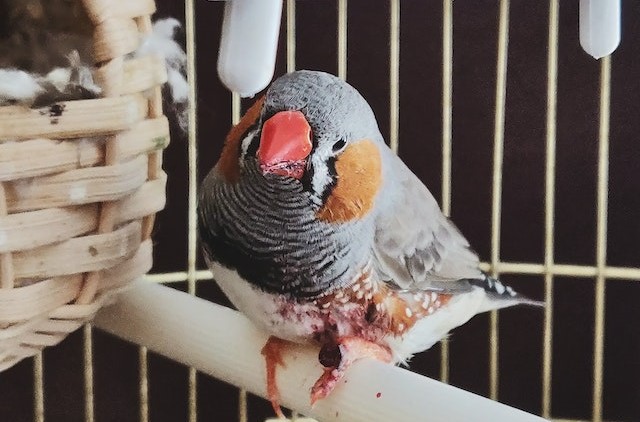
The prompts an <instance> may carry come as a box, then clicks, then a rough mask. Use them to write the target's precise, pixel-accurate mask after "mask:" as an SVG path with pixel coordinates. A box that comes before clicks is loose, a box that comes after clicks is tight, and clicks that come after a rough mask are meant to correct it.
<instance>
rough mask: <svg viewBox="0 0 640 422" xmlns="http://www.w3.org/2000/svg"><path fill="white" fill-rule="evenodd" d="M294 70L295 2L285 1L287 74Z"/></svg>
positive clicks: (293, 0) (291, 0) (292, 0)
mask: <svg viewBox="0 0 640 422" xmlns="http://www.w3.org/2000/svg"><path fill="white" fill-rule="evenodd" d="M294 70H296V0H287V72H293V71H294Z"/></svg>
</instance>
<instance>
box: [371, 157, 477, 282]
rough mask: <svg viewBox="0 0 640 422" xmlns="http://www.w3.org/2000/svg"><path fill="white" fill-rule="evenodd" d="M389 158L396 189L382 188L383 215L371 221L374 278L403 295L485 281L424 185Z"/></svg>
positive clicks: (464, 243)
mask: <svg viewBox="0 0 640 422" xmlns="http://www.w3.org/2000/svg"><path fill="white" fill-rule="evenodd" d="M388 158H389V159H388V164H389V165H390V167H391V171H390V174H389V177H393V178H394V179H395V180H394V182H395V183H390V184H388V185H387V186H388V189H387V190H388V192H386V193H387V195H386V196H385V198H383V199H382V200H383V201H386V204H383V206H382V208H383V210H384V211H383V212H381V213H380V214H379V215H378V216H377V218H376V229H375V240H374V247H373V256H374V264H375V268H376V270H377V272H378V274H379V276H380V277H381V279H382V280H384V281H385V282H387V283H389V284H390V285H392V286H393V287H395V288H399V289H406V290H441V291H446V292H460V291H467V290H469V289H471V284H470V283H469V282H468V280H469V279H483V278H484V274H483V273H482V271H480V269H479V268H478V263H479V261H478V256H477V255H476V253H475V252H474V251H472V250H471V249H470V247H469V242H467V240H466V239H465V238H464V236H463V235H462V234H461V233H460V231H459V230H458V229H457V228H456V226H455V225H454V224H453V223H452V222H451V221H450V220H449V219H448V218H447V217H445V216H444V215H443V214H442V212H441V211H440V207H439V206H438V203H437V202H436V200H435V199H434V198H433V195H431V192H429V190H428V189H427V188H426V187H425V186H424V184H423V183H422V182H421V181H420V180H419V179H418V178H417V177H416V176H415V175H414V174H413V173H412V172H411V171H410V170H409V169H408V168H407V167H406V166H405V164H404V163H403V162H402V161H401V160H400V159H399V158H397V157H396V156H395V155H393V156H392V157H388ZM384 193H385V192H383V194H384Z"/></svg>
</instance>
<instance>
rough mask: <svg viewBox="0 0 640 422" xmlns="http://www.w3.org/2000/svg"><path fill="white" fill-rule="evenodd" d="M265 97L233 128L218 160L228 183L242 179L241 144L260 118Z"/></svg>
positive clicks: (221, 172)
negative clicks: (239, 159)
mask: <svg viewBox="0 0 640 422" xmlns="http://www.w3.org/2000/svg"><path fill="white" fill-rule="evenodd" d="M263 103H264V96H263V97H261V98H260V99H258V100H257V101H256V102H255V103H253V105H252V106H251V108H249V110H247V112H246V113H245V114H244V116H242V119H240V121H239V122H238V124H237V125H235V126H234V127H232V128H231V130H230V131H229V134H228V135H227V138H226V139H225V141H224V147H223V148H222V153H221V154H220V159H219V160H218V168H219V169H220V174H222V175H223V176H224V177H225V178H226V179H227V181H228V182H232V183H235V182H237V181H238V178H239V177H240V166H239V163H238V158H239V157H240V142H241V141H242V138H244V136H245V135H246V133H247V131H248V130H249V128H250V127H251V126H253V125H254V124H255V122H256V121H257V120H258V117H260V111H261V110H262V104H263Z"/></svg>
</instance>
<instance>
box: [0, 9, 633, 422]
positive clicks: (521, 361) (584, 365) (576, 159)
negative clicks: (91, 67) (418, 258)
mask: <svg viewBox="0 0 640 422" xmlns="http://www.w3.org/2000/svg"><path fill="white" fill-rule="evenodd" d="M223 3H224V2H214V1H212V2H209V1H194V0H187V1H186V2H185V7H184V9H183V5H182V3H181V2H170V1H168V0H159V1H158V7H159V11H160V13H162V14H168V15H172V16H176V17H178V18H180V17H181V15H182V13H184V14H185V23H186V26H185V28H186V44H187V47H188V49H189V50H190V53H191V55H190V61H189V69H190V72H191V74H190V76H191V79H190V82H191V89H192V103H191V105H192V108H191V109H190V112H191V116H190V117H191V123H192V125H191V126H190V128H189V130H190V133H189V141H188V143H177V142H174V143H172V145H171V146H170V148H173V150H172V154H167V157H166V159H165V168H167V169H169V172H170V173H171V172H172V173H173V176H174V177H172V178H171V183H170V185H169V189H168V196H169V199H170V201H169V206H168V207H167V209H166V210H165V211H163V213H161V214H160V215H159V226H160V228H159V229H158V230H157V233H156V234H155V235H154V239H155V241H156V242H157V247H156V251H155V253H156V260H155V268H154V273H153V274H151V275H148V276H147V277H146V279H147V280H148V281H150V282H157V283H165V284H168V285H169V286H171V287H175V288H176V289H178V290H185V291H188V292H189V293H191V294H197V296H199V297H201V298H205V299H208V300H211V301H215V302H218V303H223V304H227V305H228V302H227V301H226V300H225V298H224V297H223V295H222V294H221V292H220V291H219V289H217V287H216V286H215V284H214V283H213V282H212V281H211V280H210V278H211V275H210V273H209V272H208V271H207V270H206V266H205V265H204V262H202V261H201V260H200V259H199V257H198V253H197V244H196V239H197V236H196V226H195V224H194V222H195V215H196V214H195V193H196V186H197V183H198V180H199V179H200V177H201V176H202V175H204V174H206V172H207V171H208V169H209V168H210V167H211V166H212V165H213V164H214V163H215V160H216V159H217V157H218V155H219V152H220V149H221V147H222V140H223V139H224V136H225V134H226V132H227V131H228V129H229V127H230V126H231V124H232V123H235V122H237V121H238V120H239V118H240V116H241V114H242V111H243V110H246V109H247V108H248V107H249V106H250V105H251V102H252V100H250V99H241V98H240V97H239V96H237V95H234V94H231V93H229V92H228V91H227V90H226V89H225V88H224V87H223V86H222V85H221V84H220V82H219V81H218V80H217V78H215V77H214V76H213V75H214V73H215V68H216V54H215V51H216V49H217V46H218V35H219V25H220V24H221V23H222V20H223V8H224V4H223ZM284 5H285V8H284V14H283V23H282V28H281V32H280V41H279V49H278V59H277V62H276V76H278V75H281V74H283V73H285V72H287V71H291V70H294V69H315V70H324V71H328V72H330V73H333V74H337V75H339V76H340V77H343V78H346V80H347V81H348V82H350V83H351V84H352V85H354V86H355V87H356V88H358V90H359V91H360V92H361V93H362V94H363V96H364V97H365V98H366V99H367V100H368V101H369V103H370V104H371V105H372V108H373V109H374V112H375V113H376V116H377V119H378V122H379V124H380V129H381V132H382V134H383V135H384V137H385V139H386V140H387V141H388V142H389V143H390V144H391V146H393V148H394V149H396V151H397V152H398V154H399V155H400V157H401V158H402V159H403V160H404V161H405V162H406V163H407V164H408V166H409V167H410V168H411V169H412V170H413V171H414V172H415V173H416V174H417V175H418V176H419V177H420V178H421V179H422V180H423V181H424V182H425V184H426V185H427V186H428V187H429V189H430V190H431V191H432V192H433V193H434V196H435V197H436V198H438V200H439V202H440V204H441V206H442V207H443V210H444V211H445V213H447V214H450V215H451V217H452V218H453V220H454V221H455V222H456V224H457V225H458V226H460V228H461V230H462V231H463V232H464V233H465V235H466V236H467V237H468V238H469V240H470V242H471V243H472V244H473V245H474V247H475V248H476V249H477V251H478V253H479V255H480V256H481V258H482V259H483V262H482V268H483V269H484V270H486V271H488V272H490V273H491V274H493V275H496V276H499V277H500V278H501V279H502V280H504V281H506V282H507V283H508V284H510V285H512V286H514V288H515V289H516V290H518V291H521V292H523V293H525V294H527V295H528V296H530V297H533V298H536V299H541V300H544V301H545V302H546V305H547V306H546V307H545V309H544V310H535V309H534V310H532V309H522V308H520V309H509V310H506V311H500V312H499V313H493V314H490V315H479V316H476V317H475V318H474V319H472V320H471V321H470V322H469V323H468V324H466V325H465V326H462V327H460V328H458V329H456V330H455V331H454V332H453V333H452V336H451V338H450V340H449V341H444V342H442V343H441V344H439V345H437V346H435V347H434V348H432V349H431V350H429V351H427V352H424V353H421V354H419V355H417V356H416V357H415V358H414V359H413V361H412V362H411V363H410V368H411V369H412V370H413V371H415V372H418V373H420V374H422V375H426V376H429V377H431V378H436V379H440V380H442V381H444V382H446V383H450V384H452V385H455V386H459V387H461V388H463V389H465V390H469V391H473V392H475V393H477V394H480V395H483V396H486V397H490V398H493V399H496V400H499V401H501V402H504V403H506V404H509V405H511V406H514V407H518V408H521V409H524V410H526V411H528V412H531V413H534V414H538V415H541V416H543V417H544V418H546V419H549V420H553V421H556V422H560V421H562V422H588V421H593V422H601V421H629V422H630V421H635V420H639V419H640V405H639V404H638V401H637V397H638V392H639V391H640V384H639V383H638V379H637V373H638V371H637V369H638V362H639V360H638V356H639V351H640V331H639V330H638V329H637V324H635V323H634V321H635V320H637V318H638V317H639V316H640V311H639V310H638V307H637V306H636V303H637V302H638V300H640V285H639V284H638V282H637V281H638V279H640V262H639V260H638V250H637V247H636V246H635V245H634V242H633V239H634V238H635V237H636V236H637V235H640V231H639V230H640V226H638V224H637V222H636V220H637V218H636V216H637V215H638V213H639V212H640V203H639V202H638V198H639V197H640V196H639V195H638V191H639V189H640V185H639V184H638V178H637V176H636V173H637V170H636V169H635V157H636V156H638V154H639V153H640V149H639V145H640V144H639V143H638V142H636V141H635V137H636V133H637V132H638V130H640V127H638V125H639V124H640V119H638V118H637V117H638V116H637V114H638V109H637V105H636V102H637V100H636V99H637V97H638V95H640V80H638V78H637V77H636V75H638V74H640V73H639V72H640V69H638V66H639V65H640V63H639V62H638V61H637V60H636V58H637V57H638V56H639V55H640V47H639V46H638V44H637V43H633V42H630V41H632V40H634V39H636V38H637V35H640V25H639V22H640V19H638V18H639V15H638V8H637V7H635V5H633V4H632V3H631V2H623V11H624V13H623V15H622V16H623V20H622V31H623V43H622V45H621V46H620V48H619V49H618V50H617V51H616V53H615V54H613V55H612V56H611V57H606V58H604V59H601V60H600V61H596V60H594V59H593V58H592V57H590V56H589V55H587V54H586V53H585V52H584V51H582V50H581V48H580V42H579V36H578V23H579V10H578V2H560V1H559V0H549V1H547V2H522V1H521V2H516V1H509V0H500V1H497V2H453V1H451V0H444V1H415V2H411V1H400V0H389V1H386V2H371V1H365V0H333V1H310V0H309V1H296V0H285V2H284ZM196 35H197V37H196ZM196 39H197V41H198V42H197V51H198V56H197V61H196V56H195V55H194V49H195V47H196ZM196 65H197V66H196ZM196 70H198V73H197V75H198V79H197V84H196V79H195V76H196ZM196 86H197V90H196ZM196 94H197V101H196V98H195V95H196ZM196 106H197V109H196ZM196 117H198V119H197V125H195V124H194V123H195V122H196ZM196 129H197V132H198V140H196ZM1 160H2V156H1V155H0V163H1V162H2V161H1ZM185 192H187V193H188V198H186V197H187V195H186V194H185ZM172 199H173V200H172ZM170 307H171V306H167V312H168V311H169V310H170ZM0 309H1V308H0ZM140 312H141V313H142V311H140ZM131 317H132V318H133V317H134V316H131ZM173 322H174V323H175V324H176V325H177V324H179V322H180V321H177V320H176V321H173ZM207 323H209V324H211V325H214V323H215V322H214V321H207ZM176 325H173V326H174V327H175V326H176ZM223 328H224V327H223ZM185 329H188V327H187V328H185ZM156 331H157V333H156V334H158V336H161V334H162V332H161V329H158V330H156ZM90 334H91V335H89V336H86V335H85V336H81V335H79V334H75V335H72V336H70V338H69V339H68V340H67V341H65V342H64V343H62V344H61V345H59V346H58V347H56V348H50V349H47V351H46V352H45V353H44V357H42V356H39V357H37V358H36V359H35V361H34V363H31V361H30V360H24V361H23V362H22V363H21V364H19V365H16V366H15V367H14V368H12V369H10V370H9V371H7V372H6V373H4V374H3V376H2V377H0V419H6V420H25V419H27V420H28V419H29V418H30V415H31V414H32V413H33V414H34V415H35V416H34V418H33V419H34V420H36V421H38V422H40V421H44V420H47V421H58V420H88V421H92V420H94V419H98V420H100V419H114V420H140V421H148V420H152V421H176V420H178V421H181V420H190V421H195V420H239V421H242V422H245V421H252V422H253V421H256V422H257V421H259V422H262V421H264V420H265V419H266V418H268V417H271V416H272V415H273V413H272V410H271V408H270V406H269V405H268V403H267V402H266V401H264V400H262V399H260V398H259V397H256V396H254V395H252V394H248V393H247V392H246V391H244V390H240V389H238V388H235V387H232V386H229V385H227V384H224V383H223V382H221V381H219V380H216V379H214V378H211V377H208V376H206V375H203V374H202V373H199V372H197V371H196V370H195V369H194V368H189V367H187V366H183V365H181V364H178V363H176V362H174V361H172V360H170V359H167V358H164V357H162V356H159V355H157V354H155V353H151V352H149V350H148V349H147V348H146V347H139V348H137V347H135V346H132V345H130V344H129V343H126V342H123V341H120V340H117V339H114V338H113V337H111V336H107V335H105V334H103V333H101V332H100V331H99V330H94V331H93V332H92V333H90ZM198 334H199V335H200V336H202V337H204V336H206V335H207V330H206V329H202V330H200V331H199V332H198ZM171 340H173V339H167V341H171ZM181 346H182V345H181ZM187 352H188V351H187ZM83 353H84V356H85V359H84V363H83V369H84V371H81V372H80V371H78V370H77V365H76V364H75V362H76V361H75V360H73V359H80V356H81V355H82V354H83ZM71 366H73V368H74V369H75V371H72V370H69V368H70V367H71ZM114 368H115V369H114ZM227 369H228V371H229V372H234V371H236V369H237V368H227ZM237 370H238V371H239V370H240V369H237ZM45 377H46V382H44V379H45ZM27 379H29V380H30V379H33V382H29V383H28V385H27V386H25V387H22V388H19V389H16V388H14V385H17V384H18V381H20V382H21V383H23V384H24V383H25V381H24V380H27ZM381 382H387V380H384V381H381ZM56 384H57V385H65V386H66V389H65V390H64V392H62V391H61V390H60V389H59V388H57V387H56ZM7 398H11V404H9V403H8V401H7V400H8V399H7ZM438 399H439V398H438V397H435V398H434V397H424V400H425V401H428V400H436V401H437V400H438ZM464 405H465V404H464V403H456V406H459V407H464ZM338 417H339V415H338V414H337V413H336V418H338ZM424 419H425V420H428V419H429V415H424ZM338 420H339V419H338ZM345 420H347V419H345ZM419 420H422V419H419ZM478 420H485V419H482V415H480V414H479V415H478Z"/></svg>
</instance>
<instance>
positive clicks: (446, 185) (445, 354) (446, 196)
mask: <svg viewBox="0 0 640 422" xmlns="http://www.w3.org/2000/svg"><path fill="white" fill-rule="evenodd" d="M452 95H453V0H443V1H442V212H443V213H444V214H445V215H446V216H449V215H451V138H452ZM440 346H441V349H440V380H441V381H442V382H449V340H448V339H446V338H445V339H443V340H442V341H441V342H440Z"/></svg>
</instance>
